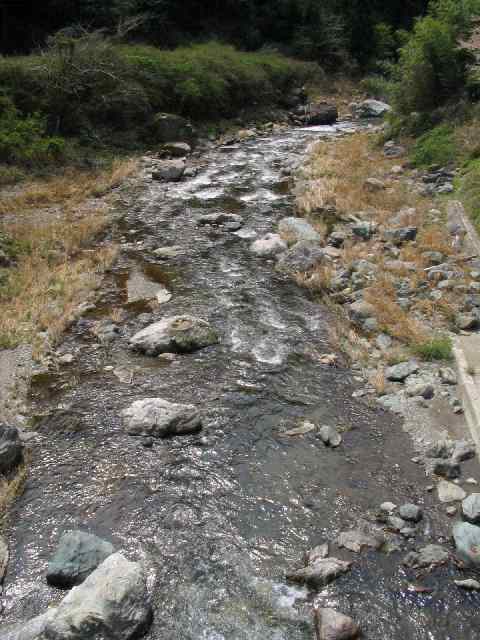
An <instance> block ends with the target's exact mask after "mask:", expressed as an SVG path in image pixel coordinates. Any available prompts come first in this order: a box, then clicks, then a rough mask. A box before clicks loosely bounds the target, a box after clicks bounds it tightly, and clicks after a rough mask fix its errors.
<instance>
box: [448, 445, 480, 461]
mask: <svg viewBox="0 0 480 640" xmlns="http://www.w3.org/2000/svg"><path fill="white" fill-rule="evenodd" d="M476 452H477V450H476V447H475V445H474V444H473V442H468V440H456V441H455V442H454V449H453V451H452V460H453V462H466V461H467V460H471V459H472V458H474V457H475V454H476Z"/></svg>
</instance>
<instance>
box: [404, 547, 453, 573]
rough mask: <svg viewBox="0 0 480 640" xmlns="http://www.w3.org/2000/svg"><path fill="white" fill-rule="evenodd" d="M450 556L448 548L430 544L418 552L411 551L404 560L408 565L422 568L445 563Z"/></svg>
mask: <svg viewBox="0 0 480 640" xmlns="http://www.w3.org/2000/svg"><path fill="white" fill-rule="evenodd" d="M448 558H449V553H448V551H447V550H446V549H444V548H443V547H440V546H439V545H436V544H429V545H427V546H426V547H424V548H423V549H421V550H420V551H419V552H418V553H409V554H408V555H407V556H406V557H405V559H404V561H403V562H404V564H405V565H406V566H409V567H412V568H419V569H421V568H427V567H430V566H432V565H433V566H435V565H439V564H443V563H444V562H446V561H447V560H448Z"/></svg>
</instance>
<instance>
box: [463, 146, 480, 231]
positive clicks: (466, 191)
mask: <svg viewBox="0 0 480 640" xmlns="http://www.w3.org/2000/svg"><path fill="white" fill-rule="evenodd" d="M458 185H459V189H458V195H459V197H460V199H461V200H462V202H463V204H464V205H465V208H466V209H467V211H468V214H469V216H470V217H471V219H472V221H473V223H474V224H475V226H476V228H477V230H478V231H480V159H477V160H472V161H471V162H469V163H468V165H467V166H466V167H465V169H464V170H463V172H462V175H461V177H460V178H459V180H458Z"/></svg>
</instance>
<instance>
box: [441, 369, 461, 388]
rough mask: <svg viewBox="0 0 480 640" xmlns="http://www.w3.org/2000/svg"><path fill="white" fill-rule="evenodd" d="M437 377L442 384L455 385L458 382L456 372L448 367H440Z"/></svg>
mask: <svg viewBox="0 0 480 640" xmlns="http://www.w3.org/2000/svg"><path fill="white" fill-rule="evenodd" d="M438 377H439V378H440V380H441V381H442V383H443V384H450V385H456V384H458V378H457V374H456V373H455V371H454V370H453V369H451V368H450V367H442V368H441V369H439V370H438Z"/></svg>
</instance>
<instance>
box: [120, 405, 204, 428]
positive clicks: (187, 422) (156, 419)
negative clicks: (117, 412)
mask: <svg viewBox="0 0 480 640" xmlns="http://www.w3.org/2000/svg"><path fill="white" fill-rule="evenodd" d="M122 417H123V419H124V422H125V425H126V427H127V431H128V433H129V434H130V435H133V436H154V437H156V438H166V437H167V436H180V435H187V434H189V433H195V432H197V431H199V430H200V429H201V426H202V419H201V416H200V413H199V412H198V410H197V409H196V408H195V407H194V406H193V405H190V404H174V403H173V402H168V400H163V399H162V398H146V399H145V400H137V401H136V402H134V403H133V404H132V405H130V407H128V408H127V409H125V410H124V411H123V412H122Z"/></svg>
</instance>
